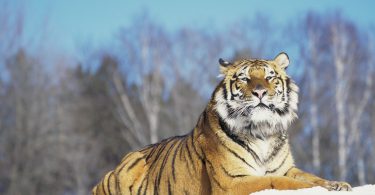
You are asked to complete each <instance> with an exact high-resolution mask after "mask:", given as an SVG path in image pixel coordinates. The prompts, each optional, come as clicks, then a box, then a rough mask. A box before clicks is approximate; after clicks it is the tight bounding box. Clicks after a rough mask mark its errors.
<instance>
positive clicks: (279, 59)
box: [273, 52, 289, 69]
mask: <svg viewBox="0 0 375 195" xmlns="http://www.w3.org/2000/svg"><path fill="white" fill-rule="evenodd" d="M273 61H275V62H276V64H277V65H279V66H280V67H281V68H282V69H286V68H287V67H288V65H289V57H288V54H286V53H285V52H281V53H279V55H277V56H276V57H275V59H274V60H273Z"/></svg>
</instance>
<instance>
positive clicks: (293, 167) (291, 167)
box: [284, 166, 295, 176]
mask: <svg viewBox="0 0 375 195" xmlns="http://www.w3.org/2000/svg"><path fill="white" fill-rule="evenodd" d="M293 168H295V166H292V167H290V168H289V169H288V170H287V171H286V172H285V174H284V176H286V175H287V174H288V172H289V171H290V170H291V169H293Z"/></svg>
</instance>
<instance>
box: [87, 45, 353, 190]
mask: <svg viewBox="0 0 375 195" xmlns="http://www.w3.org/2000/svg"><path fill="white" fill-rule="evenodd" d="M219 64H220V73H221V75H222V77H223V79H222V80H221V81H220V83H219V84H218V85H217V87H216V88H215V90H214V92H213V93H212V96H211V98H210V100H209V102H208V105H207V106H206V108H205V109H204V111H203V112H202V114H201V115H200V116H199V118H198V122H197V124H196V126H195V127H194V129H193V130H192V131H191V132H190V133H188V134H186V135H183V136H176V137H172V138H168V139H165V140H163V141H161V142H159V143H156V144H152V145H149V146H146V147H145V148H143V149H140V150H139V151H135V152H130V153H129V154H127V155H126V156H125V157H124V158H123V159H122V161H121V163H120V164H119V165H118V166H117V167H116V168H115V169H114V170H112V171H110V172H108V173H107V174H106V175H105V176H104V178H103V179H102V180H101V181H100V182H99V183H98V184H97V185H96V186H95V187H94V188H93V189H92V194H94V195H102V194H103V195H108V194H122V195H123V194H191V195H195V194H239V195H242V194H246V195H248V194H251V193H254V192H257V191H261V190H265V189H277V190H295V189H302V188H310V187H314V186H321V187H324V188H326V189H328V190H335V191H350V190H351V186H350V184H349V183H346V182H339V181H329V180H326V179H323V178H320V177H318V176H315V175H313V174H310V173H307V172H304V171H302V170H301V169H299V168H297V167H296V165H295V162H294V159H293V156H292V152H291V149H290V144H289V141H288V133H287V129H288V127H289V126H290V124H291V123H292V122H293V121H294V120H295V119H296V118H297V106H298V91H299V89H298V87H297V85H296V84H295V82H294V81H293V80H292V79H291V78H290V77H289V76H288V75H287V73H286V68H287V67H288V65H289V57H288V55H287V54H286V53H284V52H281V53H280V54H278V55H277V56H276V57H275V58H274V59H273V60H265V59H252V58H250V59H240V60H235V61H233V62H229V61H226V60H223V59H221V58H220V59H219Z"/></svg>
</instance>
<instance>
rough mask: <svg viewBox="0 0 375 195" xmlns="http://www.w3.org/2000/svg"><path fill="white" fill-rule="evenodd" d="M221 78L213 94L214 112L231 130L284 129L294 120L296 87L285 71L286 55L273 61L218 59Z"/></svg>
mask: <svg viewBox="0 0 375 195" xmlns="http://www.w3.org/2000/svg"><path fill="white" fill-rule="evenodd" d="M220 64H221V73H222V74H223V75H224V79H223V81H222V82H221V84H220V85H219V87H218V88H217V90H216V93H215V100H216V102H217V105H216V110H217V112H218V113H219V115H220V116H221V118H223V119H224V121H225V122H227V123H228V124H229V126H231V127H232V128H235V129H236V128H237V129H238V128H244V127H247V126H249V125H252V126H266V127H270V128H272V127H276V128H283V129H286V128H287V126H288V125H289V123H290V122H291V121H292V120H293V119H294V118H296V111H297V102H298V96H297V92H298V88H297V86H296V85H295V84H294V83H293V81H292V80H291V79H290V78H289V77H288V75H287V74H286V72H285V69H286V67H287V66H288V65H289V58H288V56H287V55H286V54H285V53H281V54H279V55H278V56H277V57H276V58H275V59H274V60H259V59H246V60H239V61H236V62H234V63H229V62H225V61H223V60H220Z"/></svg>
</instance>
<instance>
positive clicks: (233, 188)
mask: <svg viewBox="0 0 375 195" xmlns="http://www.w3.org/2000/svg"><path fill="white" fill-rule="evenodd" d="M228 182H229V183H227V184H225V183H221V182H220V183H218V182H213V186H212V187H213V188H212V194H238V195H242V194H243V195H248V194H251V193H254V192H257V191H261V190H265V189H278V190H295V189H302V188H310V187H314V186H317V185H316V184H313V183H308V182H304V181H301V180H296V179H293V178H290V177H285V176H246V177H241V178H233V179H232V180H231V181H228Z"/></svg>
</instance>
